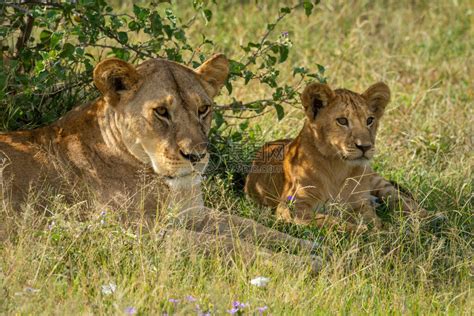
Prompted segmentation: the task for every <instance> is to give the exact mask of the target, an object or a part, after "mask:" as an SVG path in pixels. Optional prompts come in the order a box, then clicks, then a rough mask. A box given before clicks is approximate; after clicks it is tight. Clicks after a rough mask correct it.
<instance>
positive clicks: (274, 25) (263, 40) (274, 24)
mask: <svg viewBox="0 0 474 316" xmlns="http://www.w3.org/2000/svg"><path fill="white" fill-rule="evenodd" d="M302 5H303V3H302V2H300V3H298V4H296V5H294V6H293V7H291V8H290V12H284V13H281V11H280V13H278V18H277V19H276V20H275V23H273V27H272V28H271V29H268V30H267V31H266V32H265V34H263V37H262V39H261V40H260V45H259V48H258V49H257V50H256V51H255V52H254V53H253V54H252V57H250V58H249V59H248V61H247V63H246V64H245V67H244V68H246V67H247V66H248V65H250V64H251V63H252V60H253V59H255V58H256V57H258V56H259V54H261V53H262V47H263V44H264V43H265V41H266V39H267V38H268V36H270V34H271V33H272V32H273V31H274V30H275V28H276V26H277V24H278V23H280V21H281V20H283V18H285V17H286V16H287V15H288V14H290V13H291V12H292V11H293V10H294V9H296V8H298V7H300V6H302Z"/></svg>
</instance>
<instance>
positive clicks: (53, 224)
mask: <svg viewBox="0 0 474 316" xmlns="http://www.w3.org/2000/svg"><path fill="white" fill-rule="evenodd" d="M54 226H56V223H55V222H54V221H52V222H51V224H49V225H48V229H49V230H52V229H53V228H54Z"/></svg>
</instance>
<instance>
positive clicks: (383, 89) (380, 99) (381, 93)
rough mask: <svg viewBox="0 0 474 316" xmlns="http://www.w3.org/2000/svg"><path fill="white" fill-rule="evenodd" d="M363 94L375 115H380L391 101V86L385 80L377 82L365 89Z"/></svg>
mask: <svg viewBox="0 0 474 316" xmlns="http://www.w3.org/2000/svg"><path fill="white" fill-rule="evenodd" d="M362 96H363V97H364V98H365V99H366V100H367V103H368V105H369V107H370V109H371V110H372V111H373V112H374V113H375V115H377V116H379V117H380V116H382V115H383V112H384V110H385V107H386V106H387V104H388V103H389V102H390V88H389V87H388V86H387V85H386V84H385V83H383V82H377V83H375V84H373V85H371V86H370V87H369V88H368V89H367V90H365V92H364V93H362Z"/></svg>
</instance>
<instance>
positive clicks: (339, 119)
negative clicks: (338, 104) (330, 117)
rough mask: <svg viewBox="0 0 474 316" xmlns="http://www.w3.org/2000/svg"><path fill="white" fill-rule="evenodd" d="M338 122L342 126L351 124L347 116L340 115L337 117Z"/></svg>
mask: <svg viewBox="0 0 474 316" xmlns="http://www.w3.org/2000/svg"><path fill="white" fill-rule="evenodd" d="M336 121H337V123H338V124H339V125H342V126H347V125H349V121H348V120H347V119H346V118H345V117H340V118H337V119H336Z"/></svg>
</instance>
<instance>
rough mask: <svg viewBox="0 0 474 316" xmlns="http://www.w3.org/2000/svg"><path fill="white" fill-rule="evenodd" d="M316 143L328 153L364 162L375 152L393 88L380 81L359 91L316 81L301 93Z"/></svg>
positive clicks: (321, 149) (324, 152) (308, 124)
mask: <svg viewBox="0 0 474 316" xmlns="http://www.w3.org/2000/svg"><path fill="white" fill-rule="evenodd" d="M301 99H302V102H303V106H304V109H305V112H306V116H307V120H308V122H307V126H309V128H310V130H311V131H312V133H313V135H314V137H315V145H316V146H317V148H318V150H319V151H320V152H321V153H322V154H323V155H325V156H337V157H339V158H341V159H343V160H345V161H348V162H354V163H364V162H366V161H368V160H369V159H371V158H372V157H373V155H374V151H375V137H376V134H377V128H378V126H379V122H380V119H381V117H382V115H383V113H384V110H385V107H386V106H387V104H388V102H389V101H390V89H389V88H388V86H387V85H386V84H385V83H382V82H379V83H376V84H374V85H372V86H370V87H369V88H368V89H367V90H366V91H365V92H364V93H362V94H358V93H356V92H352V91H349V90H346V89H337V90H332V89H331V88H330V87H329V86H328V85H326V84H320V83H312V84H310V85H308V86H307V87H306V88H305V90H304V91H303V94H302V96H301Z"/></svg>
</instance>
